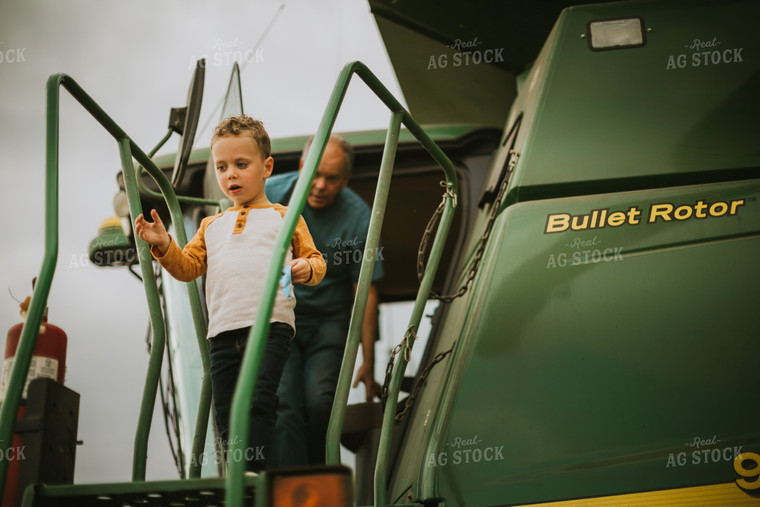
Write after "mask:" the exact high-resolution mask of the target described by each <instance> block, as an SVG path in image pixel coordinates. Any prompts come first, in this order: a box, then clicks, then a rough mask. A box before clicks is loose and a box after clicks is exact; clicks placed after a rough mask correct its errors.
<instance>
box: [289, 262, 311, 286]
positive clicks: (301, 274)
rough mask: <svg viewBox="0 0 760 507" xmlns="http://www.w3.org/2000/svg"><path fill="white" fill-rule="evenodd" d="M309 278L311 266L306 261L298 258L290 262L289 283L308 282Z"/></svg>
mask: <svg viewBox="0 0 760 507" xmlns="http://www.w3.org/2000/svg"><path fill="white" fill-rule="evenodd" d="M310 278H311V265H310V264H309V263H308V261H307V260H306V259H302V258H300V257H299V258H298V259H293V260H292V261H291V262H290V281H291V282H293V283H304V282H308V281H309V279H310Z"/></svg>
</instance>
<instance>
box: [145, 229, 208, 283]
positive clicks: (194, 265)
mask: <svg viewBox="0 0 760 507" xmlns="http://www.w3.org/2000/svg"><path fill="white" fill-rule="evenodd" d="M209 218H212V217H209ZM209 218H204V219H203V221H202V222H201V226H200V228H198V232H196V233H195V236H193V239H191V240H190V241H188V243H187V245H185V248H184V249H180V248H179V245H177V242H176V241H174V238H173V237H172V238H171V243H170V244H169V249H168V250H167V251H166V254H164V256H163V257H159V256H158V252H157V250H156V247H151V249H150V253H151V254H152V255H153V257H155V258H156V260H157V261H158V263H159V264H161V266H162V267H163V268H164V269H165V270H166V271H168V272H169V274H170V275H172V276H173V277H174V278H176V279H177V280H179V281H180V282H191V281H193V280H195V279H196V278H198V277H199V276H201V275H202V274H203V273H205V272H206V268H207V267H208V263H207V260H208V257H207V255H206V240H205V238H204V233H205V231H206V227H207V226H208V224H209V223H211V220H209ZM170 237H171V236H170Z"/></svg>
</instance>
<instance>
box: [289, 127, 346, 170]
mask: <svg viewBox="0 0 760 507" xmlns="http://www.w3.org/2000/svg"><path fill="white" fill-rule="evenodd" d="M313 142H314V136H311V137H310V138H309V140H308V141H306V144H305V145H304V147H303V151H301V160H306V155H307V154H308V153H309V149H310V148H311V143H313ZM327 142H328V144H329V143H338V145H339V146H340V147H341V148H343V155H344V159H345V164H344V168H345V170H346V176H351V171H352V170H353V168H354V147H353V146H352V145H351V143H349V142H348V141H346V140H345V139H343V137H341V136H339V135H338V134H330V138H329V139H328V141H327Z"/></svg>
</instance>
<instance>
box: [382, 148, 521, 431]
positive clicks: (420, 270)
mask: <svg viewBox="0 0 760 507" xmlns="http://www.w3.org/2000/svg"><path fill="white" fill-rule="evenodd" d="M510 155H511V156H512V159H511V160H510V163H509V168H508V171H507V177H506V178H504V179H503V180H502V182H501V185H500V186H499V192H498V194H497V195H496V199H495V200H494V202H493V204H492V206H491V213H490V214H489V215H488V222H487V223H486V228H485V231H483V234H482V235H481V236H480V240H479V241H478V246H477V248H476V250H475V257H474V259H473V261H472V265H471V266H470V270H469V271H468V273H467V280H465V282H464V283H463V284H462V286H461V287H460V288H459V290H457V291H456V292H455V293H454V294H452V295H448V296H441V295H439V294H436V293H435V291H431V293H430V297H431V298H433V299H438V300H440V301H442V302H444V303H450V302H451V301H453V300H454V299H456V298H458V297H460V296H462V295H464V294H465V293H466V292H467V290H468V289H469V288H470V286H471V285H472V281H473V280H474V279H475V275H476V274H477V272H478V268H479V267H480V261H481V260H482V259H483V253H484V252H485V249H486V244H487V243H488V239H489V238H490V237H491V231H492V230H493V224H494V222H495V221H496V216H497V215H498V213H499V208H500V207H501V203H502V201H503V199H504V195H505V194H506V191H507V182H508V181H509V174H511V172H512V169H514V167H515V165H516V164H517V158H518V156H519V153H517V152H515V151H510ZM441 186H442V187H444V188H445V189H446V191H445V192H444V194H443V197H442V199H441V203H440V204H439V205H438V208H436V210H435V212H434V213H433V216H432V217H430V221H429V222H428V224H427V226H426V227H425V232H424V233H423V234H422V240H421V241H420V246H419V248H418V249H417V279H418V280H420V281H422V276H423V274H424V272H425V263H424V260H423V259H424V257H425V252H426V251H427V248H428V243H429V242H430V237H431V236H432V234H433V229H435V228H436V226H437V225H438V222H439V221H440V219H441V216H442V215H443V210H444V208H445V206H446V198H447V197H451V198H452V200H453V202H454V207H456V205H457V197H456V194H455V193H454V192H453V189H452V188H451V185H450V184H447V183H446V182H444V181H442V182H441ZM411 335H414V338H415V339H416V338H417V336H416V334H414V329H413V328H409V329H407V331H406V334H405V335H404V339H403V340H402V341H401V343H399V344H398V345H396V346H395V347H394V348H393V350H392V351H391V356H390V359H389V360H388V366H387V367H386V369H385V380H384V382H383V387H382V390H381V392H380V398H381V400H382V405H383V411H385V404H386V401H387V399H388V387H389V386H390V380H391V375H392V373H393V365H394V362H395V358H396V355H397V354H398V353H399V351H400V350H401V349H402V347H403V349H404V359H405V360H406V362H409V354H410V353H411V347H409V337H410V336H411ZM453 350H454V345H452V346H451V348H450V349H449V350H447V351H445V352H440V353H439V354H437V355H436V356H435V357H434V358H433V360H432V361H430V363H429V364H428V365H427V366H426V367H425V369H424V370H422V373H420V375H419V377H418V378H417V382H416V383H415V385H414V389H413V390H412V392H411V393H410V394H409V397H408V398H407V399H406V403H405V404H404V409H403V410H402V411H401V412H399V413H398V414H396V416H395V419H396V422H399V421H401V420H403V419H404V417H406V415H407V413H408V412H409V410H410V409H411V407H412V406H413V405H414V401H415V399H416V398H417V395H418V394H419V392H420V391H421V390H422V386H423V385H424V384H425V380H426V379H427V376H428V374H429V373H430V371H431V370H432V369H433V367H434V366H435V365H436V364H438V363H440V362H441V361H443V360H444V359H445V358H446V356H448V355H449V354H451V352H452V351H453Z"/></svg>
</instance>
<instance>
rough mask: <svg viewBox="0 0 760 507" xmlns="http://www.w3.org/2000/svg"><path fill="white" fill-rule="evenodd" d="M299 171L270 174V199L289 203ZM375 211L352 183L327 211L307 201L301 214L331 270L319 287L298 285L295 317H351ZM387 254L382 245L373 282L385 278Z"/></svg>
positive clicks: (268, 195)
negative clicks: (312, 206)
mask: <svg viewBox="0 0 760 507" xmlns="http://www.w3.org/2000/svg"><path fill="white" fill-rule="evenodd" d="M298 175H299V173H298V172H291V173H286V174H280V175H277V176H272V177H270V178H268V179H267V182H266V187H265V192H266V195H267V198H268V199H269V201H270V202H273V203H274V202H278V203H280V204H283V205H285V206H287V204H288V201H289V200H290V196H291V193H292V192H293V188H294V187H295V184H296V180H297V179H298ZM370 214H371V211H370V208H369V206H368V205H367V203H365V202H364V201H363V200H362V198H361V197H359V196H358V195H357V194H356V192H354V191H353V190H351V189H350V188H348V187H346V188H344V189H343V190H341V192H340V193H339V194H338V196H337V197H336V198H335V202H334V203H333V205H332V206H331V207H329V208H327V209H322V210H317V209H313V208H311V207H310V206H309V205H308V203H307V204H306V205H305V206H304V209H303V212H302V213H301V216H303V218H304V220H305V221H306V225H307V226H308V227H309V232H310V233H311V236H312V238H314V244H315V245H316V247H317V250H319V251H320V252H322V256H323V257H324V258H325V262H326V263H327V273H326V274H325V277H324V279H323V280H322V281H321V282H320V283H319V285H316V286H313V287H310V286H306V285H303V284H296V286H295V292H296V308H295V312H296V317H298V316H303V317H315V316H337V315H341V316H346V317H347V316H348V315H350V313H351V306H352V305H353V302H354V284H355V283H357V282H358V281H359V271H360V270H361V263H362V258H363V256H364V244H365V242H366V240H367V228H368V227H369V219H370ZM382 253H383V250H382V247H379V248H378V251H377V252H374V254H375V255H374V256H375V269H374V272H373V275H372V281H373V282H375V281H377V280H379V279H380V278H382V277H383V263H382V260H383V255H382Z"/></svg>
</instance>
